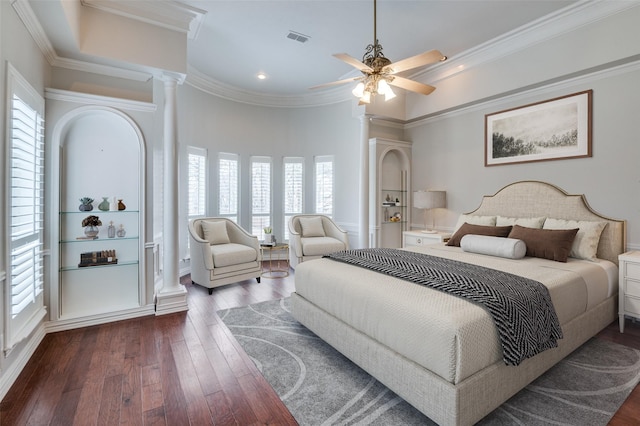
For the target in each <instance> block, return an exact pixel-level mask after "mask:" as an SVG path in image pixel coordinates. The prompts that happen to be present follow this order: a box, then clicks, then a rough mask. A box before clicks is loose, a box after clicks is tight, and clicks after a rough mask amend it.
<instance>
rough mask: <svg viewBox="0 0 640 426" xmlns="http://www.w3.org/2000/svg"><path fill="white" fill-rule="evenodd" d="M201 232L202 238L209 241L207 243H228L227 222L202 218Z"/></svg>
mask: <svg viewBox="0 0 640 426" xmlns="http://www.w3.org/2000/svg"><path fill="white" fill-rule="evenodd" d="M201 223H202V234H203V235H204V239H205V240H207V241H209V244H211V245H214V244H229V243H230V242H231V240H229V234H228V233H227V222H226V221H224V220H221V221H216V222H213V221H210V220H203V221H202V222H201Z"/></svg>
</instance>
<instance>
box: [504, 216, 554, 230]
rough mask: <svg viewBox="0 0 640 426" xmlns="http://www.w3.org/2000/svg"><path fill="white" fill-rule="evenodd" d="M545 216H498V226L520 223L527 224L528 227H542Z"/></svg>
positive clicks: (521, 224)
mask: <svg viewBox="0 0 640 426" xmlns="http://www.w3.org/2000/svg"><path fill="white" fill-rule="evenodd" d="M545 219H546V218H545V217H504V216H498V217H497V218H496V225H497V226H507V225H511V226H513V225H520V226H526V227H527V228H538V229H540V228H542V225H543V224H544V220H545Z"/></svg>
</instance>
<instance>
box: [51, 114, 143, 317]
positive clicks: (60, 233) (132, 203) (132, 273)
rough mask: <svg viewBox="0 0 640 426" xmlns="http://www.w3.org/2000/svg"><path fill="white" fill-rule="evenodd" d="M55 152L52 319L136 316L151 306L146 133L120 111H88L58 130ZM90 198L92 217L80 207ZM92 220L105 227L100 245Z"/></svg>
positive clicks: (101, 229) (67, 118) (71, 116)
mask: <svg viewBox="0 0 640 426" xmlns="http://www.w3.org/2000/svg"><path fill="white" fill-rule="evenodd" d="M52 145H53V149H52V150H51V152H52V160H51V164H52V165H53V166H54V167H53V168H54V169H56V170H57V176H55V177H54V179H52V180H51V181H52V182H58V187H57V188H56V189H54V190H53V191H52V193H53V194H54V195H53V196H52V198H53V199H52V206H53V208H54V210H56V211H58V212H59V217H58V218H57V221H58V223H57V225H58V226H57V227H56V226H52V227H51V228H52V229H53V228H57V229H56V230H55V231H52V234H51V235H52V241H57V242H58V244H57V246H55V247H56V248H57V250H54V249H53V246H52V252H53V253H52V265H51V268H52V269H53V268H57V269H58V274H57V278H54V279H52V283H51V293H50V297H51V302H52V303H51V310H52V315H51V317H52V318H51V319H52V320H54V321H55V320H57V321H62V322H65V321H69V322H74V321H78V320H79V319H81V320H82V321H86V320H88V319H89V320H90V321H93V322H102V320H103V319H113V318H118V319H120V318H126V317H130V316H137V315H136V313H137V312H138V311H139V310H140V308H141V307H143V306H144V305H145V304H146V301H145V300H144V299H145V291H144V282H145V280H144V270H145V268H144V265H143V263H144V247H143V245H144V220H143V218H144V214H143V210H144V199H145V197H144V188H145V185H144V176H145V173H144V170H145V160H144V159H145V143H144V138H143V136H142V132H141V130H140V128H139V127H138V125H137V124H136V123H135V121H134V120H133V119H131V117H129V116H128V115H126V114H125V113H123V112H121V111H119V110H117V109H114V108H111V107H102V106H84V107H80V108H77V109H74V110H72V111H70V112H68V113H67V114H65V115H64V116H63V117H61V119H60V120H58V121H57V123H55V128H54V131H53V136H52ZM84 197H88V198H92V199H93V200H94V202H93V203H92V206H93V209H92V210H91V211H83V210H82V209H81V208H80V204H81V202H80V199H81V198H84ZM114 200H115V201H116V202H115V203H114ZM118 200H122V202H121V203H120V204H119V205H118ZM103 201H106V202H107V203H103ZM123 205H124V209H123V208H122V207H123ZM83 209H84V207H83ZM91 215H92V216H97V217H98V218H99V220H100V222H101V223H102V225H101V226H99V233H98V235H97V238H95V239H94V238H92V237H87V236H86V235H85V233H84V226H83V220H84V219H86V218H87V217H88V216H91ZM52 220H55V219H52ZM110 226H113V228H112V229H109V227H110ZM121 229H123V230H124V233H123V232H117V231H120V230H121ZM113 231H116V232H115V236H114V232H113ZM123 234H124V235H123ZM52 275H54V274H52Z"/></svg>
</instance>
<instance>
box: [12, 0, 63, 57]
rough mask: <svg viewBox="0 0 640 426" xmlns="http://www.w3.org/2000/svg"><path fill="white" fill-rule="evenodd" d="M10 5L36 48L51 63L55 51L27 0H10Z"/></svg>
mask: <svg viewBox="0 0 640 426" xmlns="http://www.w3.org/2000/svg"><path fill="white" fill-rule="evenodd" d="M11 6H12V7H13V9H14V10H15V11H16V13H17V14H18V17H19V18H20V20H21V21H22V23H23V24H24V26H25V27H26V29H27V31H28V32H29V34H31V37H32V38H33V41H35V43H36V44H37V45H38V48H39V49H40V51H41V52H42V54H43V55H44V56H45V58H46V59H47V62H49V64H51V65H53V62H54V61H55V59H56V58H57V55H56V52H55V50H54V49H53V45H52V44H51V42H50V41H49V38H48V37H47V35H46V33H45V32H44V28H42V25H40V21H39V20H38V18H37V17H36V14H35V13H33V9H32V8H31V5H30V4H29V2H28V0H12V1H11Z"/></svg>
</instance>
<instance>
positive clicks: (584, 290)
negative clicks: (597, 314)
mask: <svg viewBox="0 0 640 426" xmlns="http://www.w3.org/2000/svg"><path fill="white" fill-rule="evenodd" d="M411 250H413V251H417V252H423V253H426V254H430V255H435V256H441V257H447V258H450V259H454V260H459V261H464V262H468V263H473V264H478V265H482V266H485V267H489V268H493V269H501V270H504V271H507V272H510V273H513V274H519V275H522V276H524V277H527V278H530V279H533V280H536V281H539V282H541V283H543V284H544V285H545V286H547V288H548V289H549V292H550V295H551V299H552V301H553V303H554V306H555V308H556V312H557V314H558V318H559V320H560V324H565V323H566V322H568V321H570V320H571V319H573V318H575V317H576V316H577V315H579V314H581V313H583V312H585V311H586V310H588V309H590V308H592V307H593V306H595V305H597V304H598V303H600V302H601V301H603V300H605V299H606V298H608V297H610V296H611V295H613V294H616V293H617V283H616V282H615V279H614V278H615V277H617V274H616V267H615V265H613V264H612V263H610V262H607V261H601V262H588V261H580V260H574V259H570V260H569V262H567V263H559V262H553V261H548V260H543V259H537V258H529V257H527V258H524V259H520V260H513V259H504V258H498V257H491V256H486V255H480V254H473V253H465V252H463V251H462V250H460V248H458V247H448V246H445V245H432V246H426V247H415V248H413V247H412V248H411ZM295 287H296V293H298V295H300V296H301V297H303V298H305V299H307V300H308V301H309V302H311V303H313V304H315V305H316V306H318V307H319V308H321V309H323V310H325V311H326V312H328V313H329V314H331V315H333V316H335V317H337V318H338V319H340V320H342V321H344V322H345V323H347V324H349V325H350V326H352V327H354V328H355V329H357V330H359V331H361V332H363V333H365V334H367V335H368V336H370V337H372V338H374V339H375V340H377V341H379V342H381V343H383V344H384V345H386V346H388V347H389V348H391V349H393V350H395V351H396V352H398V353H400V354H401V355H403V356H405V357H407V358H409V359H410V360H412V361H414V362H416V363H418V364H420V365H421V366H423V367H425V368H427V369H428V370H430V371H432V372H434V373H435V374H437V375H439V376H440V377H442V378H443V379H445V380H447V381H449V382H451V383H458V382H460V381H462V380H464V379H465V378H467V377H469V376H471V375H472V374H474V373H475V372H477V371H479V370H481V369H483V368H485V367H487V366H489V365H491V364H493V363H495V362H497V361H500V360H501V359H502V351H501V348H500V344H499V340H498V335H497V332H496V329H495V326H494V324H493V320H492V318H491V316H490V315H489V314H488V313H487V312H486V311H485V310H484V309H483V308H482V307H480V306H478V305H475V304H473V303H470V302H467V301H466V300H463V299H460V298H458V297H454V296H450V295H448V294H445V293H442V292H440V291H437V290H433V289H430V288H428V287H424V286H421V285H418V284H414V283H411V282H408V281H403V280H400V279H397V278H393V277H390V276H387V275H383V274H379V273H377V272H373V271H370V270H367V269H363V268H360V267H356V266H351V265H347V264H344V263H341V262H336V261H332V260H329V259H317V260H312V261H308V262H304V263H302V264H300V265H298V267H297V268H296V274H295Z"/></svg>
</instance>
